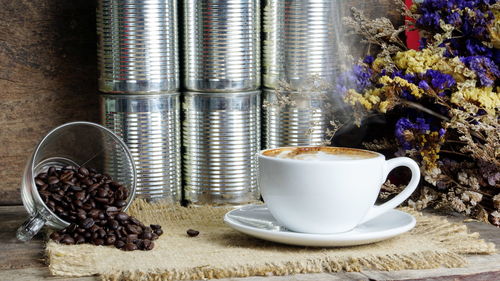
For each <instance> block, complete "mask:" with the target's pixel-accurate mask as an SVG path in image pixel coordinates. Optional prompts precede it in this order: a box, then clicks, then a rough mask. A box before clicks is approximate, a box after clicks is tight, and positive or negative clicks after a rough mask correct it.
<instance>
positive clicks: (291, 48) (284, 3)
mask: <svg viewBox="0 0 500 281" xmlns="http://www.w3.org/2000/svg"><path fill="white" fill-rule="evenodd" d="M341 2H342V1H338V0H266V1H265V6H264V9H263V22H264V23H263V37H264V38H263V67H262V72H263V84H264V87H267V88H271V89H279V88H282V86H281V84H282V83H284V84H285V85H287V87H289V88H290V89H291V90H301V89H300V87H301V85H303V84H304V83H305V81H307V80H311V79H316V80H321V81H322V82H323V83H328V84H332V83H333V81H334V78H335V72H336V71H335V66H336V62H338V60H339V58H338V57H337V56H338V54H337V52H338V48H339V46H338V43H339V36H340V35H341V34H339V28H340V27H339V25H340V24H341V21H340V7H339V5H340V3H341Z"/></svg>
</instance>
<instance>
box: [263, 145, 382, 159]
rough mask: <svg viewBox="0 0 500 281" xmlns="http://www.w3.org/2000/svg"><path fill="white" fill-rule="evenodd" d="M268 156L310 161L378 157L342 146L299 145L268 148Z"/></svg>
mask: <svg viewBox="0 0 500 281" xmlns="http://www.w3.org/2000/svg"><path fill="white" fill-rule="evenodd" d="M263 154H264V155H266V156H271V157H276V158H280V159H295V160H308V161H336V160H359V159H368V158H374V157H377V154H376V153H373V152H370V151H364V150H358V149H352V148H342V147H297V148H277V149H272V150H267V151H265V152H264V153H263Z"/></svg>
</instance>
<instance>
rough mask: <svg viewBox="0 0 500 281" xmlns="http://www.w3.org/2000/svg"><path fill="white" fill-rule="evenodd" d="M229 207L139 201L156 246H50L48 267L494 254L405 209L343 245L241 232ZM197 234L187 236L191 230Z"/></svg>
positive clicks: (384, 263)
mask: <svg viewBox="0 0 500 281" xmlns="http://www.w3.org/2000/svg"><path fill="white" fill-rule="evenodd" d="M229 210H230V208H214V207H193V208H185V207H180V206H172V205H168V204H158V203H154V204H150V203H146V202H144V201H142V200H136V201H135V202H134V204H133V205H132V206H131V208H130V209H129V211H128V213H129V214H131V215H133V216H136V217H137V218H139V219H140V220H142V221H143V222H144V223H159V224H161V225H162V226H163V229H164V232H165V233H164V234H163V235H162V236H161V237H160V238H159V239H158V240H156V241H155V243H156V246H155V248H154V249H153V250H152V251H133V252H125V251H121V250H118V249H116V248H113V247H109V246H92V245H85V244H81V245H71V246H68V245H61V244H58V243H55V242H53V241H50V242H48V243H47V247H46V256H47V259H48V263H49V269H50V272H51V273H52V274H53V275H57V276H87V275H94V274H99V275H101V277H102V279H103V280H199V279H216V278H228V277H246V276H268V275H288V274H298V273H317V272H337V271H342V270H345V271H360V270H364V269H371V270H403V269H426V268H436V267H440V266H444V267H461V266H464V265H466V258H465V256H464V255H465V254H491V253H494V252H495V247H494V245H493V244H492V243H487V242H485V241H484V240H482V239H480V237H479V234H478V233H469V232H468V230H467V227H466V226H465V225H464V224H457V223H451V222H448V221H447V220H446V219H444V218H442V217H439V216H435V215H428V214H425V215H424V214H422V213H420V212H416V211H413V210H411V209H407V208H404V209H402V210H403V211H405V212H408V213H410V214H412V215H413V216H415V218H416V219H417V225H416V227H415V228H414V229H413V230H411V231H410V232H408V233H405V234H403V235H400V236H397V237H395V238H392V239H389V240H385V241H382V242H378V243H374V244H369V245H363V246H356V247H341V248H313V247H296V246H287V245H281V244H277V243H273V242H267V241H263V240H259V239H257V238H252V237H250V236H247V235H245V234H242V233H239V232H237V231H235V230H233V229H231V228H229V227H228V226H227V225H225V224H224V222H223V220H222V219H223V216H224V214H225V213H226V212H227V211H229ZM189 228H192V229H196V230H198V231H200V234H199V236H197V237H188V235H187V234H186V230H187V229H189Z"/></svg>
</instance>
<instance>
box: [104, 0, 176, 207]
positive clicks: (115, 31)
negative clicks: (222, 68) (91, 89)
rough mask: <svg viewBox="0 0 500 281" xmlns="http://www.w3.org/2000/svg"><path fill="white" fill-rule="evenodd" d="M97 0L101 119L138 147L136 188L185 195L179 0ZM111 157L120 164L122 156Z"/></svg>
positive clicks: (161, 195)
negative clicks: (178, 23)
mask: <svg viewBox="0 0 500 281" xmlns="http://www.w3.org/2000/svg"><path fill="white" fill-rule="evenodd" d="M97 3H98V4H97V35H98V52H97V53H98V69H99V90H100V91H101V92H102V93H103V94H102V95H101V97H100V103H101V115H102V116H101V118H102V122H103V124H104V125H105V126H106V127H108V128H109V129H111V130H113V131H114V132H115V133H117V134H118V135H119V136H121V137H122V138H123V140H124V142H125V143H126V144H127V145H128V147H129V149H130V151H131V152H132V156H133V158H134V162H135V164H136V168H137V191H136V194H137V196H138V197H142V198H146V199H148V200H156V199H163V200H166V201H171V202H179V201H180V197H181V171H180V166H181V163H180V161H181V159H180V149H181V148H180V141H181V139H180V138H181V136H180V94H179V92H178V91H179V84H180V83H179V82H180V81H179V62H178V40H177V38H178V35H177V33H178V31H177V1H176V0H98V1H97ZM110 165H116V166H118V167H119V165H120V163H110Z"/></svg>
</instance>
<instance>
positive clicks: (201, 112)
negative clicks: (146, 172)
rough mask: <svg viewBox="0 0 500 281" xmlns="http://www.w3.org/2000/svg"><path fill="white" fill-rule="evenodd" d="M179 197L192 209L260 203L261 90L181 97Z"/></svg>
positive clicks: (185, 94)
mask: <svg viewBox="0 0 500 281" xmlns="http://www.w3.org/2000/svg"><path fill="white" fill-rule="evenodd" d="M182 107H183V111H184V116H185V117H184V122H183V132H182V134H183V148H184V154H183V172H184V195H185V199H187V201H188V202H190V203H191V204H194V205H204V204H210V205H241V204H246V203H250V202H253V201H256V200H258V199H259V190H258V185H257V174H258V162H257V153H258V151H259V150H260V91H252V92H239V93H231V94H226V93H224V94H222V93H198V92H187V93H184V101H183V105H182Z"/></svg>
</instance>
